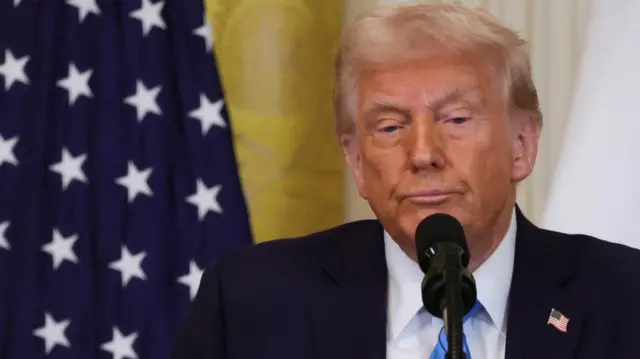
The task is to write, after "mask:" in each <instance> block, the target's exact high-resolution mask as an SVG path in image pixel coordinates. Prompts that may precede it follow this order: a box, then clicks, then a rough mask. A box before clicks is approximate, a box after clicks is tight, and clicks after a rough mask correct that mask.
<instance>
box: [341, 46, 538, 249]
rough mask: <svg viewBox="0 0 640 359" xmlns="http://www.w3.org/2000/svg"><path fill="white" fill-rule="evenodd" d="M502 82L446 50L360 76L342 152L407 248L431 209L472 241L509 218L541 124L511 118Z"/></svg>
mask: <svg viewBox="0 0 640 359" xmlns="http://www.w3.org/2000/svg"><path fill="white" fill-rule="evenodd" d="M496 80H497V78H496V77H495V76H494V75H493V73H492V72H490V68H489V67H488V66H487V65H486V64H484V63H479V62H477V60H475V61H474V60H473V59H471V58H469V57H462V56H459V55H453V54H446V53H443V54H441V55H437V56H434V57H430V58H429V59H426V60H419V61H413V62H407V63H403V64H402V65H396V66H392V67H387V68H384V69H379V70H375V71H369V72H365V73H363V74H362V75H361V76H360V77H359V79H358V83H357V91H358V92H357V94H358V103H357V115H356V126H355V127H356V130H355V136H345V137H343V146H344V151H345V154H346V156H347V160H348V162H349V165H350V167H351V168H352V170H353V173H354V176H355V178H356V181H357V185H358V190H359V192H360V195H361V196H362V197H363V198H365V199H366V200H367V201H368V202H369V203H370V205H371V207H372V209H373V211H374V212H375V213H376V215H377V217H378V218H379V219H380V221H381V222H382V224H383V225H384V226H385V228H386V229H387V230H388V231H389V232H390V233H391V235H392V236H393V237H394V238H395V239H396V240H397V241H399V244H400V245H401V246H402V247H403V248H405V250H408V251H410V252H411V251H412V249H413V247H414V243H413V237H414V233H415V229H416V227H417V225H418V224H419V223H420V221H421V220H422V219H423V218H425V217H426V216H429V215H431V214H433V213H437V212H444V213H448V214H450V215H452V216H454V217H456V218H457V219H458V220H459V221H460V222H461V223H462V225H463V227H464V228H465V231H466V232H467V237H468V240H469V241H470V243H469V245H470V246H473V243H471V241H472V238H471V237H473V236H474V235H476V236H477V237H483V236H485V235H490V233H488V232H490V231H491V230H492V228H493V227H494V225H495V222H496V221H497V220H498V218H501V217H505V216H510V213H511V210H512V205H513V203H514V201H515V183H517V182H518V181H520V180H522V179H524V178H526V177H527V176H528V175H529V173H530V172H531V170H532V168H533V163H534V161H535V152H536V151H537V139H538V129H537V126H535V125H533V124H532V123H531V122H530V121H529V122H527V121H516V120H513V119H511V118H509V114H508V113H509V111H508V106H507V103H506V102H505V98H504V96H503V94H502V90H501V87H499V86H496V83H497V82H496ZM505 213H507V214H505Z"/></svg>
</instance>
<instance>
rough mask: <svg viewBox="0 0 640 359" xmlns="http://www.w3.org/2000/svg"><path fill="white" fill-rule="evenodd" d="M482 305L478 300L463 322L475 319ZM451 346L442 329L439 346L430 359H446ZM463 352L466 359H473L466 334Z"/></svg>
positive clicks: (463, 339)
mask: <svg viewBox="0 0 640 359" xmlns="http://www.w3.org/2000/svg"><path fill="white" fill-rule="evenodd" d="M481 307H482V305H481V304H480V302H479V301H477V300H476V304H474V306H473V308H471V310H470V311H469V313H467V315H465V316H464V318H462V322H463V323H465V322H466V321H467V320H469V318H471V317H473V316H474V315H476V314H477V313H478V311H479V310H480V308H481ZM448 346H449V342H448V341H447V332H446V331H445V330H444V328H442V330H441V331H440V335H439V336H438V344H436V347H435V348H434V349H433V351H432V352H431V356H430V357H429V359H445V355H446V354H447V347H448ZM462 350H464V354H465V356H466V359H471V354H470V353H469V346H468V345H467V338H466V337H465V335H464V333H463V334H462Z"/></svg>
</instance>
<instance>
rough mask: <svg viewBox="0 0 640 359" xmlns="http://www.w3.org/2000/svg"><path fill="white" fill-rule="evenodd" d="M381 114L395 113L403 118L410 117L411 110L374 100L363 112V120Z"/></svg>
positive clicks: (389, 102) (394, 103) (391, 102)
mask: <svg viewBox="0 0 640 359" xmlns="http://www.w3.org/2000/svg"><path fill="white" fill-rule="evenodd" d="M382 112H396V113H400V114H402V115H404V116H410V115H411V109H409V108H407V107H404V106H402V105H400V104H398V103H396V102H393V101H390V100H385V99H382V100H376V101H375V102H374V103H373V105H371V107H369V108H368V109H366V110H365V112H364V118H371V117H373V116H374V115H376V114H379V113H382Z"/></svg>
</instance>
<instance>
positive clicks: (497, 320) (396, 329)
mask: <svg viewBox="0 0 640 359" xmlns="http://www.w3.org/2000/svg"><path fill="white" fill-rule="evenodd" d="M516 226H517V224H516V216H515V210H514V211H513V213H512V216H511V223H510V224H509V229H508V230H507V233H506V235H505V237H504V239H503V240H502V241H501V242H500V244H499V245H498V247H497V248H496V250H495V251H494V252H493V253H492V254H491V256H489V258H487V260H486V261H484V263H483V264H482V265H481V266H480V267H479V268H478V269H477V270H475V271H474V273H473V277H474V279H475V282H476V289H477V292H478V300H479V301H480V303H481V304H482V305H483V307H484V309H485V311H486V312H487V314H488V315H489V317H490V318H491V321H492V322H493V324H494V325H495V326H496V328H498V329H499V330H500V331H501V332H502V333H503V334H504V333H505V315H506V309H507V299H508V296H509V290H510V288H511V277H512V274H513V259H514V254H515V240H516V231H517V228H516ZM384 245H385V257H386V261H387V268H388V271H389V291H388V296H389V297H388V299H389V304H388V311H389V312H388V318H389V319H388V334H389V339H391V340H393V339H395V338H397V337H398V335H400V333H401V332H402V330H403V329H404V328H405V327H406V326H407V324H409V322H410V321H411V319H412V318H413V316H414V315H415V314H416V313H417V312H418V311H419V310H420V308H422V297H421V283H422V278H423V277H424V274H423V273H422V270H421V269H420V267H419V266H418V264H417V263H416V262H414V261H413V260H412V259H411V258H409V257H408V256H407V255H406V254H405V253H404V251H402V249H401V248H400V246H398V244H397V243H396V242H395V241H394V240H393V239H392V238H391V237H390V235H389V233H387V232H386V231H385V232H384ZM429 317H430V316H429Z"/></svg>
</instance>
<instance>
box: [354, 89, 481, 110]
mask: <svg viewBox="0 0 640 359" xmlns="http://www.w3.org/2000/svg"><path fill="white" fill-rule="evenodd" d="M485 98H486V94H485V89H483V88H481V87H480V86H477V85H470V86H466V87H462V86H446V85H444V86H442V87H440V88H436V89H432V90H429V91H419V90H417V91H415V92H411V93H406V92H405V93H399V94H393V93H392V92H390V91H385V90H384V89H382V90H381V91H375V90H374V91H368V94H366V98H363V100H364V101H363V102H362V103H361V104H362V105H363V106H364V108H363V110H365V111H369V110H394V109H401V108H408V107H410V106H411V105H415V104H420V105H423V106H427V107H435V106H440V105H445V104H447V103H452V102H460V101H467V102H481V101H484V99H485Z"/></svg>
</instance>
